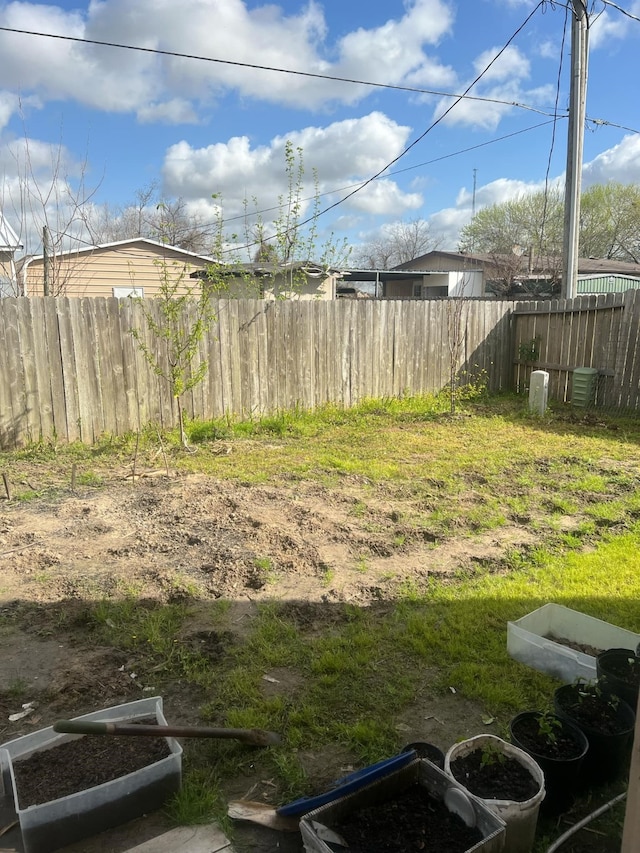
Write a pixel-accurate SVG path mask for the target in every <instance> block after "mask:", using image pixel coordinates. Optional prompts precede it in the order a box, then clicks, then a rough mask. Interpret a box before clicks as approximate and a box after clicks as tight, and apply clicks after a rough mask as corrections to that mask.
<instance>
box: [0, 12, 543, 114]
mask: <svg viewBox="0 0 640 853" xmlns="http://www.w3.org/2000/svg"><path fill="white" fill-rule="evenodd" d="M543 2H544V0H540V3H543ZM538 5H540V4H538ZM536 8H537V7H536ZM0 31H1V32H6V33H17V34H20V35H28V36H38V37H41V38H50V39H58V40H60V41H71V42H77V43H79V44H95V45H98V46H100V47H115V48H118V49H119V50H133V51H138V52H140V53H151V54H155V55H158V56H170V57H173V58H176V59H193V60H196V61H198V62H214V63H218V64H220V65H233V66H236V67H238V68H250V69H252V70H254V71H274V72H276V73H278V74H293V75H296V76H298V77H310V78H314V79H317V80H331V81H333V82H336V83H349V84H351V85H357V86H369V87H371V88H378V89H392V90H394V91H398V92H411V93H413V94H417V95H436V96H437V97H441V98H458V99H462V98H465V99H467V100H471V101H484V102H485V103H489V104H501V105H502V106H508V107H517V108H518V109H521V110H528V111H530V112H534V113H539V114H540V115H552V114H551V113H549V112H546V111H545V110H541V109H538V108H537V107H532V106H531V105H530V104H522V103H520V102H519V101H505V100H501V99H500V98H487V97H483V96H481V95H468V94H467V92H468V91H469V90H468V89H467V90H466V91H465V92H464V93H463V94H455V93H453V92H440V91H438V90H437V89H419V88H417V87H414V86H399V85H395V84H393V83H374V82H372V81H370V80H356V79H353V78H351V77H338V76H333V75H331V74H319V73H316V72H312V71H298V70H296V69H293V68H278V67H276V66H272V65H257V64H255V63H251V62H239V61H237V60H232V59H218V58H216V57H212V56H200V55H199V54H192V53H180V52H178V51H174V50H161V49H160V48H155V47H140V46H138V45H132V44H121V43H120V42H110V41H100V40H98V39H88V38H82V37H81V36H63V35H58V34H56V33H43V32H38V31H36V30H23V29H18V28H16V27H0Z"/></svg>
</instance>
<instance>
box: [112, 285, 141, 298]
mask: <svg viewBox="0 0 640 853" xmlns="http://www.w3.org/2000/svg"><path fill="white" fill-rule="evenodd" d="M113 295H114V296H115V298H116V299H126V298H127V297H128V296H131V297H132V298H135V299H138V298H142V297H143V296H144V287H114V288H113Z"/></svg>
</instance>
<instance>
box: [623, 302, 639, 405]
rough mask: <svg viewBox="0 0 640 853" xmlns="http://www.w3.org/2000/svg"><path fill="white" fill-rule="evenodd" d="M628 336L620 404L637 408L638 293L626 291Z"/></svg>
mask: <svg viewBox="0 0 640 853" xmlns="http://www.w3.org/2000/svg"><path fill="white" fill-rule="evenodd" d="M628 296H629V300H628V302H627V305H628V311H629V323H628V328H629V336H628V347H627V359H626V365H625V372H624V378H623V396H622V405H623V407H624V408H625V409H630V410H632V409H637V408H638V406H639V404H640V390H639V388H638V385H639V383H640V293H638V291H635V290H634V291H628Z"/></svg>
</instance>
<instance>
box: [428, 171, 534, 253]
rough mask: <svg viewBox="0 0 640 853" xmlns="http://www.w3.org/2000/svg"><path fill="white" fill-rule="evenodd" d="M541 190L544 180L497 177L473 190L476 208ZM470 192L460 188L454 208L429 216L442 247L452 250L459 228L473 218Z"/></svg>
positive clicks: (458, 234)
mask: <svg viewBox="0 0 640 853" xmlns="http://www.w3.org/2000/svg"><path fill="white" fill-rule="evenodd" d="M542 189H544V181H518V180H512V179H510V178H498V179H497V180H495V181H491V182H490V183H488V184H485V185H484V186H481V187H478V188H477V189H476V197H475V209H476V211H478V210H480V209H481V208H483V207H491V205H494V204H502V203H503V202H505V201H510V200H511V199H515V198H521V197H522V196H524V195H527V194H529V193H536V192H539V191H540V190H542ZM472 211H473V192H472V191H471V190H470V189H468V188H467V187H463V188H461V189H460V190H459V192H458V196H457V198H456V203H455V206H454V207H448V208H444V209H443V210H439V211H437V212H436V213H434V214H432V215H431V216H430V217H429V225H430V227H431V229H432V231H433V233H434V234H435V235H441V236H442V239H443V244H442V245H443V249H447V248H448V249H450V250H455V248H456V246H457V245H458V239H459V236H460V231H461V229H462V228H463V227H464V226H465V225H468V224H469V222H471V219H472Z"/></svg>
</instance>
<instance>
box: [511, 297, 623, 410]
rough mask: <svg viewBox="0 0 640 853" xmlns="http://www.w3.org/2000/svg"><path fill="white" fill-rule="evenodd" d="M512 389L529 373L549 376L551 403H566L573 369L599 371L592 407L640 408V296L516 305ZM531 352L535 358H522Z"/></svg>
mask: <svg viewBox="0 0 640 853" xmlns="http://www.w3.org/2000/svg"><path fill="white" fill-rule="evenodd" d="M514 347H515V350H514V353H515V358H514V362H515V370H514V387H515V389H516V390H523V389H524V388H526V387H527V386H528V383H529V376H530V374H531V371H532V370H533V369H536V370H546V371H547V372H548V373H549V396H550V397H551V399H554V400H560V401H564V402H570V400H571V386H572V373H573V370H574V369H575V368H576V367H593V368H596V369H597V370H598V387H597V393H596V401H595V402H596V405H597V406H598V407H601V408H608V409H621V410H638V409H640V291H637V290H628V291H627V292H626V293H607V294H598V295H593V296H579V297H577V298H576V299H572V300H566V299H557V300H552V301H551V302H549V301H546V302H519V303H517V305H515V306H514ZM532 349H533V350H534V351H535V353H536V358H535V360H534V361H533V362H527V361H526V359H525V358H523V355H524V353H525V352H526V351H528V350H532Z"/></svg>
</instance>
